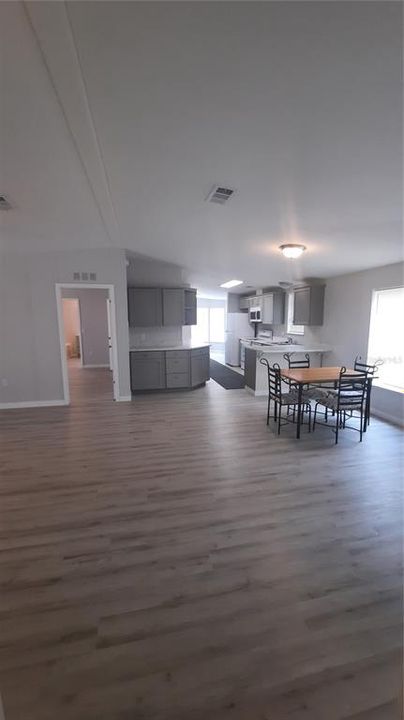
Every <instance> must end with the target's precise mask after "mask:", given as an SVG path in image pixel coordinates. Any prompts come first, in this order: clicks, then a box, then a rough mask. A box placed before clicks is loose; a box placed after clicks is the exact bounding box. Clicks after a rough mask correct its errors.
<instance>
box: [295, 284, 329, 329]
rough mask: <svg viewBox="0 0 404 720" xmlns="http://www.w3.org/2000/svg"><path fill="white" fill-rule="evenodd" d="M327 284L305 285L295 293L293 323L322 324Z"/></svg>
mask: <svg viewBox="0 0 404 720" xmlns="http://www.w3.org/2000/svg"><path fill="white" fill-rule="evenodd" d="M324 290H325V285H305V286H304V287H300V288H296V289H295V290H294V293H293V296H294V298H293V324H294V325H322V324H323V317H324Z"/></svg>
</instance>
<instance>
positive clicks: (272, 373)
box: [260, 358, 311, 435]
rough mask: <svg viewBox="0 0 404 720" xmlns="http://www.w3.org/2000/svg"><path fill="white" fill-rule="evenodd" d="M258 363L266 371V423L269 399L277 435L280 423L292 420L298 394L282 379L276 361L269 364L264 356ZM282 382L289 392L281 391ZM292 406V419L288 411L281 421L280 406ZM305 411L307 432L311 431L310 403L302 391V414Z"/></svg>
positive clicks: (296, 408) (296, 407) (284, 423)
mask: <svg viewBox="0 0 404 720" xmlns="http://www.w3.org/2000/svg"><path fill="white" fill-rule="evenodd" d="M260 363H261V364H262V365H265V366H266V368H267V372H268V408H267V425H269V418H270V408H271V401H272V402H273V403H274V420H275V422H276V421H277V422H278V435H280V432H281V425H286V424H287V423H290V422H294V418H295V414H296V412H297V410H298V394H297V391H295V390H292V391H290V388H289V383H288V381H287V380H283V378H282V375H281V368H280V367H279V365H278V363H274V365H272V366H271V365H270V364H269V362H268V360H267V359H266V358H261V359H260ZM282 382H284V383H285V384H286V385H287V386H288V389H289V392H286V393H285V392H283V390H282ZM283 407H287V408H290V407H293V420H290V419H289V417H288V413H287V414H286V416H284V420H285V421H286V422H283V423H282V408H283ZM304 412H307V413H308V415H309V432H311V405H310V401H309V400H308V398H306V396H305V393H304V392H303V397H302V415H304Z"/></svg>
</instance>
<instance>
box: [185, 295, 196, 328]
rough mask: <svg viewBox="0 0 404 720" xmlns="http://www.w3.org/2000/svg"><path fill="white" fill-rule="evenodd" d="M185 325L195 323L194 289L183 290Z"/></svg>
mask: <svg viewBox="0 0 404 720" xmlns="http://www.w3.org/2000/svg"><path fill="white" fill-rule="evenodd" d="M184 296H185V323H184V324H185V325H196V324H197V310H196V290H185V293H184Z"/></svg>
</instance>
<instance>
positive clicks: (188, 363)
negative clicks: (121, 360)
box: [129, 343, 210, 393]
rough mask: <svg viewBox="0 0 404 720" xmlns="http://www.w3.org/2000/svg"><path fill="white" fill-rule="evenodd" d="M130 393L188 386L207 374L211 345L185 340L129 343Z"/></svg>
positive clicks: (201, 379)
mask: <svg viewBox="0 0 404 720" xmlns="http://www.w3.org/2000/svg"><path fill="white" fill-rule="evenodd" d="M129 358H130V380H131V389H132V393H137V392H146V391H153V390H160V391H164V390H191V389H194V388H196V387H201V385H204V384H205V382H206V381H207V380H209V378H210V368H209V363H210V346H209V345H208V344H206V343H198V344H197V343H187V344H181V345H173V346H167V347H156V346H154V347H131V348H130V349H129Z"/></svg>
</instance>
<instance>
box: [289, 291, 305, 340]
mask: <svg viewBox="0 0 404 720" xmlns="http://www.w3.org/2000/svg"><path fill="white" fill-rule="evenodd" d="M294 304H295V294H294V292H293V291H292V292H290V293H288V323H287V327H288V330H287V332H288V335H304V325H294V324H293V310H294Z"/></svg>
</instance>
